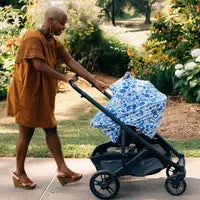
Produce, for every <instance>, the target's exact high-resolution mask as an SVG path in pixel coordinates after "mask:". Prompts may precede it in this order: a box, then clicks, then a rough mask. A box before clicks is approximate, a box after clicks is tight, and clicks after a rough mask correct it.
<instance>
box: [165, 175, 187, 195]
mask: <svg viewBox="0 0 200 200" xmlns="http://www.w3.org/2000/svg"><path fill="white" fill-rule="evenodd" d="M186 186H187V185H186V182H185V180H184V179H181V180H179V181H177V180H176V175H172V176H170V177H168V178H167V179H166V181H165V188H166V190H167V192H169V193H170V194H172V195H175V196H179V195H181V194H182V193H183V192H185V189H186Z"/></svg>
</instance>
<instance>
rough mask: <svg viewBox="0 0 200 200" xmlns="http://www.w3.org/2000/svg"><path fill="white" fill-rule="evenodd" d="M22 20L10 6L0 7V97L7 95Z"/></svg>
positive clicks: (22, 16) (21, 15)
mask: <svg viewBox="0 0 200 200" xmlns="http://www.w3.org/2000/svg"><path fill="white" fill-rule="evenodd" d="M24 20H25V16H24V14H23V12H21V11H20V10H18V9H14V8H13V7H12V6H6V7H0V26H1V29H0V97H3V96H6V93H7V87H8V85H9V83H10V77H11V74H12V72H13V68H14V58H15V55H16V51H17V48H18V45H19V35H20V33H21V30H22V27H23V25H24Z"/></svg>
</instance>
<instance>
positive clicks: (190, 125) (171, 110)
mask: <svg viewBox="0 0 200 200" xmlns="http://www.w3.org/2000/svg"><path fill="white" fill-rule="evenodd" d="M199 121H200V107H199V106H198V104H188V103H186V102H185V101H183V100H182V99H181V98H180V97H178V98H170V97H168V100H167V106H166V109H165V112H164V115H163V119H162V122H161V125H160V128H159V133H160V135H162V136H164V137H165V138H172V139H197V138H198V139H199V138H200V123H199Z"/></svg>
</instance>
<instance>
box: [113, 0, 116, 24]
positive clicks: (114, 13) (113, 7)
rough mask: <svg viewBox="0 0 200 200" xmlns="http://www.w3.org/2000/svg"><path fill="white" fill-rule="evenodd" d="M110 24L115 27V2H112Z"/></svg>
mask: <svg viewBox="0 0 200 200" xmlns="http://www.w3.org/2000/svg"><path fill="white" fill-rule="evenodd" d="M112 24H113V26H116V25H115V0H112Z"/></svg>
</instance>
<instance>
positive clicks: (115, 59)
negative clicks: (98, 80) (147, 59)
mask: <svg viewBox="0 0 200 200" xmlns="http://www.w3.org/2000/svg"><path fill="white" fill-rule="evenodd" d="M127 49H128V45H127V44H124V43H122V42H120V41H119V40H118V39H116V38H114V37H113V36H109V35H106V34H103V35H102V39H101V43H100V46H99V57H98V59H97V63H98V65H99V67H98V69H99V70H100V71H102V72H105V73H107V74H109V75H112V76H116V77H120V76H122V75H124V73H125V72H126V71H127V69H128V64H129V62H130V61H129V57H128V55H127V53H126V52H127ZM133 50H134V49H133ZM134 51H135V50H134Z"/></svg>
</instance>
